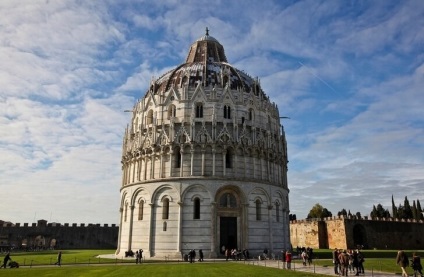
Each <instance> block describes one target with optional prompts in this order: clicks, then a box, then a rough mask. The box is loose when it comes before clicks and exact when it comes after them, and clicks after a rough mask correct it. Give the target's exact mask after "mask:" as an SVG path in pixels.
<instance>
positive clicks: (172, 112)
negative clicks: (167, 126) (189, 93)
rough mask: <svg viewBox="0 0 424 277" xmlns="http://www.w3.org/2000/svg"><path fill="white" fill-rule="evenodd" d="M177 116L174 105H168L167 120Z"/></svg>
mask: <svg viewBox="0 0 424 277" xmlns="http://www.w3.org/2000/svg"><path fill="white" fill-rule="evenodd" d="M176 115H177V108H175V105H172V104H171V105H169V107H168V119H171V117H175V116H176Z"/></svg>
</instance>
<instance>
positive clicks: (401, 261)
mask: <svg viewBox="0 0 424 277" xmlns="http://www.w3.org/2000/svg"><path fill="white" fill-rule="evenodd" d="M396 263H397V264H398V265H399V266H400V268H401V269H402V277H408V273H406V267H407V266H409V260H408V256H407V255H406V253H405V252H404V251H403V250H399V251H398V253H397V256H396Z"/></svg>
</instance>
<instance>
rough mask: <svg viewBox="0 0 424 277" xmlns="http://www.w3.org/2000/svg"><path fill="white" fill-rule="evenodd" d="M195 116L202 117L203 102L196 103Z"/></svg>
mask: <svg viewBox="0 0 424 277" xmlns="http://www.w3.org/2000/svg"><path fill="white" fill-rule="evenodd" d="M196 118H203V104H202V103H197V104H196Z"/></svg>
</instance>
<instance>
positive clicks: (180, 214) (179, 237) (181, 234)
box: [177, 201, 184, 257]
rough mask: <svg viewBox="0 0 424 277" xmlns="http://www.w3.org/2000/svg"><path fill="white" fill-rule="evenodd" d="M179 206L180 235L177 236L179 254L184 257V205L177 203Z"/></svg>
mask: <svg viewBox="0 0 424 277" xmlns="http://www.w3.org/2000/svg"><path fill="white" fill-rule="evenodd" d="M177 204H178V234H177V252H178V253H180V254H181V257H182V256H183V252H182V249H181V244H182V236H183V206H184V203H183V202H181V201H178V202H177Z"/></svg>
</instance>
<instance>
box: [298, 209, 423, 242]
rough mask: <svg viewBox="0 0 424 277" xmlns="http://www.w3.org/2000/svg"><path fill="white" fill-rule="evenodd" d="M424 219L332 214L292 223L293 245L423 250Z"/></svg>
mask: <svg viewBox="0 0 424 277" xmlns="http://www.w3.org/2000/svg"><path fill="white" fill-rule="evenodd" d="M423 223H424V222H423V221H422V220H420V221H416V220H397V219H391V218H389V219H386V218H377V219H368V218H365V219H355V218H353V217H352V218H348V217H343V216H341V217H331V218H325V219H322V220H321V219H316V220H295V221H291V222H290V241H291V243H292V246H293V247H296V246H309V247H312V248H330V249H334V248H339V249H354V248H357V247H358V246H361V247H365V248H377V249H423V247H424V224H423Z"/></svg>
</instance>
